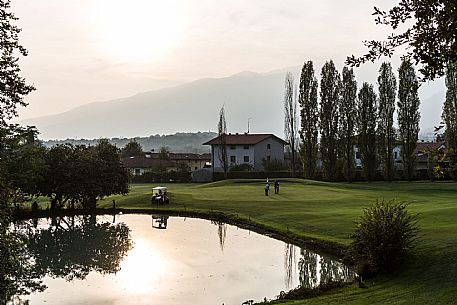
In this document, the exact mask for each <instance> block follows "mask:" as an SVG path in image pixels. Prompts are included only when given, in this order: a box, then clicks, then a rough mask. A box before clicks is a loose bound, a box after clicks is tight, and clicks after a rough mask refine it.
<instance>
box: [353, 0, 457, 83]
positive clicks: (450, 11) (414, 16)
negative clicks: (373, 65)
mask: <svg viewBox="0 0 457 305" xmlns="http://www.w3.org/2000/svg"><path fill="white" fill-rule="evenodd" d="M455 8H456V3H455V1H450V0H435V1H428V0H399V1H398V4H397V5H395V6H394V7H392V8H391V9H390V10H389V11H388V12H386V11H383V10H381V9H379V8H376V7H375V12H374V14H373V15H374V16H376V19H375V21H376V24H382V25H387V26H389V27H391V28H392V30H393V31H396V30H397V29H398V28H399V27H400V26H401V25H404V24H407V23H410V24H411V26H409V27H408V28H407V29H406V30H405V31H404V32H400V33H393V34H391V35H389V37H388V38H387V40H386V41H376V40H371V41H365V45H366V46H367V47H368V49H369V51H368V53H367V54H365V55H363V56H361V57H355V56H354V55H352V56H351V57H348V58H347V60H346V62H347V63H348V64H350V65H353V66H359V65H360V64H362V63H364V62H367V61H375V60H377V59H378V58H379V57H381V56H383V55H384V56H388V57H391V56H392V55H393V53H394V51H395V50H396V49H398V48H399V47H400V46H406V47H407V52H406V54H405V55H404V57H405V58H406V59H410V60H413V61H414V63H415V64H421V66H422V67H421V68H420V69H419V71H420V72H421V73H422V75H423V76H424V80H432V79H434V78H436V77H439V76H442V75H444V73H445V70H446V67H447V64H448V63H449V62H455V61H457V45H456V39H455V37H456V35H457V14H456V13H455Z"/></svg>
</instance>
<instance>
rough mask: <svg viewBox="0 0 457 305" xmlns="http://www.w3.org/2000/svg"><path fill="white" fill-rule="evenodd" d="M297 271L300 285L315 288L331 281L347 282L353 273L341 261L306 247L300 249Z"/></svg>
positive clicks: (352, 276)
mask: <svg viewBox="0 0 457 305" xmlns="http://www.w3.org/2000/svg"><path fill="white" fill-rule="evenodd" d="M298 272H299V281H300V286H301V287H304V288H315V287H317V286H318V285H320V284H323V283H329V282H331V281H333V282H347V281H350V280H352V279H353V278H354V275H355V274H354V272H353V271H351V270H350V269H349V268H348V267H346V266H345V265H344V264H343V263H341V262H339V261H337V260H334V259H331V258H328V257H325V256H321V255H319V254H316V253H313V252H311V251H308V250H306V249H300V259H299V261H298Z"/></svg>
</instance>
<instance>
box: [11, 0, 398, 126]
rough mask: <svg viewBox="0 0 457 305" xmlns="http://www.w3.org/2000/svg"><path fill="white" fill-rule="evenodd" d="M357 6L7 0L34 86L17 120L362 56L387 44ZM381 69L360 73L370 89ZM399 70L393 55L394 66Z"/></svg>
mask: <svg viewBox="0 0 457 305" xmlns="http://www.w3.org/2000/svg"><path fill="white" fill-rule="evenodd" d="M395 2H396V1H392V0H382V1H360V0H319V1H315V0H313V1H310V0H276V1H275V0H249V1H246V0H198V1H197V0H167V1H164V0H161V1H156V0H129V1H124V0H122V1H121V0H78V1H62V0H39V1H38V0H13V11H14V12H15V14H16V16H17V17H19V18H20V20H19V21H18V24H19V26H20V27H21V28H22V29H23V31H22V33H21V42H22V44H23V45H24V46H25V47H26V48H27V49H28V50H29V56H28V57H26V58H24V59H23V60H22V61H21V67H22V69H23V75H24V76H25V77H26V78H27V80H28V81H29V82H31V83H33V84H34V85H35V86H36V87H37V91H36V92H34V93H32V94H31V95H30V96H29V97H28V98H27V99H28V101H29V102H30V106H28V107H27V108H25V109H23V110H21V112H20V113H21V118H29V117H35V116H41V115H46V114H53V113H59V112H62V111H66V110H69V109H71V108H74V107H76V106H78V105H81V104H85V103H88V102H93V101H102V100H110V99H113V98H119V97H125V96H130V95H133V94H135V93H138V92H141V91H149V90H152V89H157V88H161V87H166V86H171V85H175V84H180V83H183V82H186V81H190V80H195V79H199V78H204V77H223V76H228V75H231V74H235V73H238V72H240V71H244V70H250V71H255V72H267V71H271V70H274V69H282V68H284V67H288V66H300V65H302V64H303V61H304V60H308V59H311V60H314V61H315V62H316V63H317V65H316V68H317V70H319V69H320V65H319V64H320V63H322V62H323V61H325V60H326V59H333V60H334V61H335V62H336V63H337V65H338V67H339V68H340V69H341V68H342V65H343V62H344V60H345V58H346V56H347V55H350V54H353V53H355V54H361V53H362V52H363V50H364V47H363V44H362V41H363V40H365V39H376V38H383V37H384V36H385V35H386V34H388V33H389V31H388V29H387V28H384V27H382V26H379V25H378V26H377V25H375V24H374V22H373V16H372V15H371V14H372V12H373V6H375V5H376V6H379V7H382V8H389V7H390V6H392V4H393V3H395ZM378 67H379V63H378V64H376V65H374V66H373V65H371V66H370V65H368V66H365V67H363V68H362V69H361V70H359V71H356V73H358V75H359V77H358V78H359V81H360V75H363V77H364V80H368V81H371V82H374V81H375V79H376V71H377V69H378ZM394 67H395V69H397V68H398V58H397V59H394Z"/></svg>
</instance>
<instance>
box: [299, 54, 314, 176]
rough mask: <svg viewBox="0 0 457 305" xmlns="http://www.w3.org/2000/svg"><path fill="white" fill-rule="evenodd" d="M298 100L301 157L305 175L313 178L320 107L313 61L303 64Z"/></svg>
mask: <svg viewBox="0 0 457 305" xmlns="http://www.w3.org/2000/svg"><path fill="white" fill-rule="evenodd" d="M299 91H300V94H299V97H298V102H299V104H300V107H301V110H300V118H301V129H300V138H301V140H302V145H301V149H300V152H301V157H302V161H303V165H304V172H305V177H306V178H308V179H313V178H314V176H315V172H316V166H317V151H318V147H319V146H318V141H317V139H318V138H317V136H318V131H319V125H318V123H319V108H318V103H317V79H316V77H315V76H314V68H313V62H312V61H308V62H306V63H305V64H304V65H303V68H302V71H301V76H300V87H299Z"/></svg>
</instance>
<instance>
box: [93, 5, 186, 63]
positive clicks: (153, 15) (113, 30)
mask: <svg viewBox="0 0 457 305" xmlns="http://www.w3.org/2000/svg"><path fill="white" fill-rule="evenodd" d="M177 8H178V6H177V5H176V4H175V1H157V0H130V1H127V2H126V1H123V0H122V1H121V0H99V1H97V7H96V12H97V13H96V20H95V23H96V31H97V33H98V34H97V37H98V41H97V44H98V45H99V48H100V49H101V50H102V51H103V52H104V53H105V54H107V55H108V56H110V57H111V58H112V59H114V60H116V61H120V62H129V61H130V62H131V61H133V62H135V61H137V62H145V61H154V60H157V59H158V58H160V57H161V56H163V55H164V54H165V53H166V52H167V51H170V50H171V49H173V47H175V46H176V45H177V44H178V42H179V39H180V34H181V32H182V28H183V24H182V16H181V14H180V13H179V10H178V9H177Z"/></svg>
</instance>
